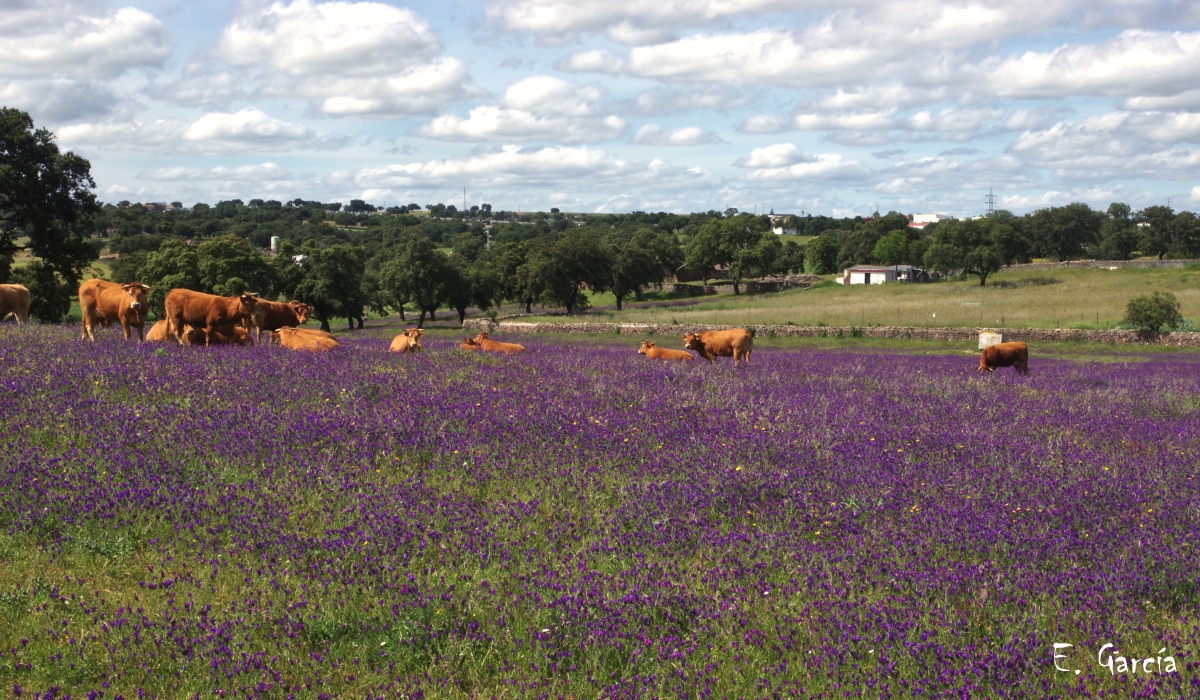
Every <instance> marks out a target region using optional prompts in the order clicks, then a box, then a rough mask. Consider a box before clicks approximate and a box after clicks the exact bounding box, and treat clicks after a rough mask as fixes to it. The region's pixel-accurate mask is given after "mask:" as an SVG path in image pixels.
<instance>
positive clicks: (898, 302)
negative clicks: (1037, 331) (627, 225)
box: [531, 267, 1200, 329]
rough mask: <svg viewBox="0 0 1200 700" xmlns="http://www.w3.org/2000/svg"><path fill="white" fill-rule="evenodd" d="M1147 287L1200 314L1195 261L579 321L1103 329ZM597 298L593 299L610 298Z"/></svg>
mask: <svg viewBox="0 0 1200 700" xmlns="http://www.w3.org/2000/svg"><path fill="white" fill-rule="evenodd" d="M1154 291H1162V292H1171V293H1173V294H1175V295H1176V297H1178V299H1179V302H1180V305H1181V307H1182V311H1183V315H1184V316H1185V317H1187V318H1193V319H1196V318H1200V267H1196V268H1175V269H1137V268H1121V269H1118V270H1108V269H1061V270H1057V269H1056V270H1038V271H1005V272H999V273H997V274H995V275H993V276H992V277H990V278H989V279H988V284H987V286H983V287H981V286H980V285H979V282H978V278H970V279H968V280H952V281H946V282H937V283H933V284H884V285H871V286H867V285H853V286H842V285H839V284H835V283H833V282H828V281H827V282H825V283H822V284H820V285H818V286H816V287H813V288H812V289H808V290H798V289H797V290H789V291H787V292H780V293H777V294H758V295H747V294H742V295H741V296H733V295H732V294H721V295H718V296H716V297H704V298H703V299H702V300H701V301H699V302H698V303H696V304H690V305H683V306H679V307H672V308H650V309H635V308H626V309H625V310H624V311H621V312H616V311H594V312H590V313H588V314H587V315H586V316H585V317H583V318H580V319H568V318H566V317H563V316H554V317H545V318H544V319H542V318H538V319H531V320H548V321H567V320H583V319H584V318H586V320H589V321H612V322H624V323H670V322H672V321H678V322H679V323H707V324H714V325H771V324H777V325H784V324H788V323H792V324H795V325H801V326H811V325H820V324H826V325H830V326H852V325H853V326H918V327H920V326H924V327H937V326H969V327H978V326H984V327H998V328H1083V329H1108V328H1113V327H1114V326H1116V325H1117V324H1118V323H1120V321H1121V318H1122V317H1123V316H1124V313H1125V303H1126V302H1127V301H1128V300H1129V299H1130V298H1132V297H1134V296H1138V295H1142V294H1149V293H1150V292H1154ZM611 299H612V295H611V294H602V295H596V297H595V300H594V301H593V303H592V305H593V306H604V305H607V304H610V303H613V302H612V301H611Z"/></svg>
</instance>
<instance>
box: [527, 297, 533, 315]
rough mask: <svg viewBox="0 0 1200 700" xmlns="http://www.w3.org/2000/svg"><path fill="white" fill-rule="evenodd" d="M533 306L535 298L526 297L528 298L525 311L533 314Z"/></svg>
mask: <svg viewBox="0 0 1200 700" xmlns="http://www.w3.org/2000/svg"><path fill="white" fill-rule="evenodd" d="M531 306H533V300H532V299H526V300H525V313H527V314H531V313H533V309H532V308H530V307H531Z"/></svg>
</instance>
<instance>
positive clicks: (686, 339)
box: [683, 328, 754, 365]
mask: <svg viewBox="0 0 1200 700" xmlns="http://www.w3.org/2000/svg"><path fill="white" fill-rule="evenodd" d="M683 347H685V348H687V349H688V350H695V351H696V352H698V353H700V357H703V358H704V359H706V360H708V361H709V363H710V364H711V363H712V362H714V361H715V360H716V359H717V358H718V357H732V358H733V364H735V365H736V364H737V363H738V361H739V360H745V361H746V364H750V353H751V352H752V351H753V350H754V336H752V335H750V332H749V331H747V330H746V329H744V328H735V329H733V330H729V331H704V332H702V333H688V334H687V335H685V336H683Z"/></svg>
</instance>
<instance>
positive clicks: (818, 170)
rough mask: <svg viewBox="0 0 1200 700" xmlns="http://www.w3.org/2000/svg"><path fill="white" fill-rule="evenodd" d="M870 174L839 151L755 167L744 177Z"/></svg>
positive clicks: (760, 179)
mask: <svg viewBox="0 0 1200 700" xmlns="http://www.w3.org/2000/svg"><path fill="white" fill-rule="evenodd" d="M751 157H753V155H752V156H751ZM747 162H749V159H748V160H747ZM745 167H750V166H745ZM870 174H871V171H870V170H869V169H867V168H866V167H864V166H863V165H862V164H861V163H859V162H858V161H856V160H847V159H846V158H844V157H843V156H842V155H841V154H839V153H821V154H818V155H816V156H813V157H812V158H806V159H804V160H803V161H801V162H798V163H795V164H793V165H788V166H778V167H760V168H755V169H753V170H751V171H750V172H748V173H746V175H745V176H744V179H746V180H748V181H752V182H755V181H757V182H770V181H789V180H823V181H836V180H862V179H865V178H867V177H868V176H869V175H870Z"/></svg>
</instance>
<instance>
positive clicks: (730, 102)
mask: <svg viewBox="0 0 1200 700" xmlns="http://www.w3.org/2000/svg"><path fill="white" fill-rule="evenodd" d="M747 101H748V98H747V96H746V94H745V93H744V92H743V91H741V90H738V89H735V88H728V87H723V86H719V87H708V88H692V89H662V88H656V89H653V90H645V91H643V92H641V93H639V94H638V96H637V98H635V100H634V108H635V109H636V110H637V111H638V112H640V113H641V114H644V115H647V116H660V115H667V114H678V113H680V112H690V111H693V110H701V109H703V110H714V109H715V110H719V111H726V110H731V109H736V108H738V107H741V106H742V105H744V104H746V102H747Z"/></svg>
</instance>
